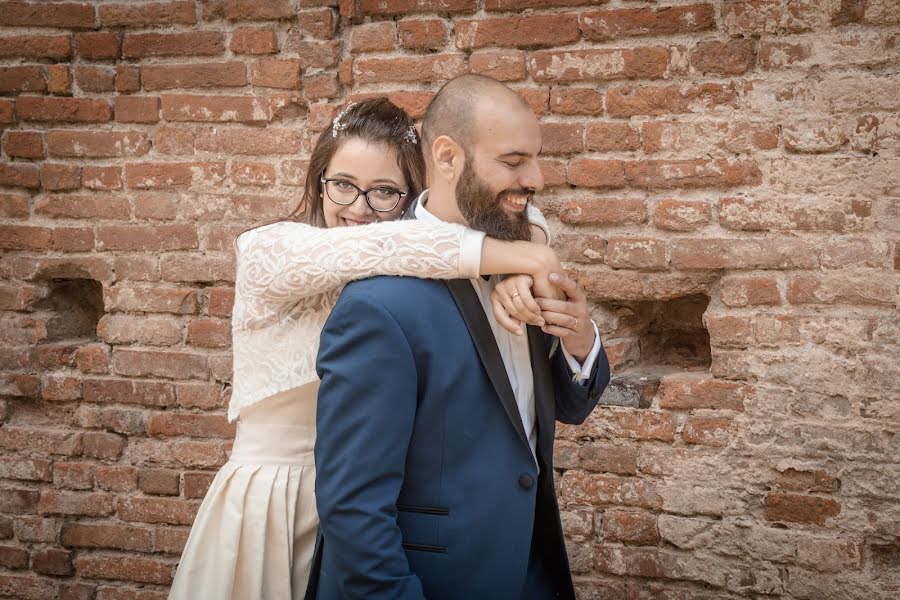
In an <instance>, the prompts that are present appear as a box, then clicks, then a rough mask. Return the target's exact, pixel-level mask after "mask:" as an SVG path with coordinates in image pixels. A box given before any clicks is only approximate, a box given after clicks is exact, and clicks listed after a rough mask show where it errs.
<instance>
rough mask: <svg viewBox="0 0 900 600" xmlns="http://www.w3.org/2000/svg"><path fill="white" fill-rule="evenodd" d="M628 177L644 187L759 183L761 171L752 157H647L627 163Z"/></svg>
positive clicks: (640, 186)
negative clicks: (690, 158) (717, 158)
mask: <svg viewBox="0 0 900 600" xmlns="http://www.w3.org/2000/svg"><path fill="white" fill-rule="evenodd" d="M625 178H626V180H627V181H628V183H629V184H630V185H631V186H634V187H638V188H645V189H671V188H676V187H678V188H680V187H698V188H699V187H732V186H743V185H759V184H760V183H761V182H762V173H761V171H760V169H759V167H758V166H757V165H756V163H755V162H752V161H727V160H714V161H707V160H668V161H666V160H647V161H631V162H628V163H626V165H625Z"/></svg>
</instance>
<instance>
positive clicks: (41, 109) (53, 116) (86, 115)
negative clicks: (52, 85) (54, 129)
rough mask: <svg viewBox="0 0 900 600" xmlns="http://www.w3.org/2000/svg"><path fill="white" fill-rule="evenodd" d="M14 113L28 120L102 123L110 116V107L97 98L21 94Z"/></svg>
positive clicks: (104, 101)
mask: <svg viewBox="0 0 900 600" xmlns="http://www.w3.org/2000/svg"><path fill="white" fill-rule="evenodd" d="M16 114H17V115H18V116H19V118H20V119H25V120H28V121H66V122H76V123H104V122H106V121H109V120H110V119H111V118H112V107H111V106H110V105H109V103H108V102H107V101H106V100H99V99H90V98H42V97H38V96H23V97H20V98H19V99H18V101H17V102H16Z"/></svg>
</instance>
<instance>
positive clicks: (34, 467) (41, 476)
mask: <svg viewBox="0 0 900 600" xmlns="http://www.w3.org/2000/svg"><path fill="white" fill-rule="evenodd" d="M50 464H51V463H50V461H48V460H43V459H39V458H0V478H3V479H18V480H21V481H50V480H51V479H52V476H51V470H50Z"/></svg>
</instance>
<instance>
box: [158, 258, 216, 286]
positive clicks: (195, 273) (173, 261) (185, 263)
mask: <svg viewBox="0 0 900 600" xmlns="http://www.w3.org/2000/svg"><path fill="white" fill-rule="evenodd" d="M159 269H160V274H161V275H162V277H163V278H164V279H166V280H168V281H178V282H199V281H203V282H210V281H229V282H233V281H234V261H233V259H232V257H230V256H227V257H219V256H202V255H198V254H196V253H193V254H192V253H186V252H185V253H180V254H170V255H167V256H164V257H163V258H162V259H161V260H160V265H159Z"/></svg>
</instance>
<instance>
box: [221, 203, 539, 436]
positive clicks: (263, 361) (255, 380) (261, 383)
mask: <svg viewBox="0 0 900 600" xmlns="http://www.w3.org/2000/svg"><path fill="white" fill-rule="evenodd" d="M528 217H529V221H531V222H532V223H533V224H535V225H538V226H539V227H541V228H542V229H544V230H545V232H547V233H548V235H547V238H548V239H549V232H548V227H547V222H546V220H545V219H544V217H543V215H541V213H540V211H538V210H537V209H532V208H531V207H529V213H528ZM483 241H484V233H482V232H479V231H474V230H472V229H467V228H465V227H463V226H462V225H455V224H452V223H435V222H424V221H392V222H384V223H376V224H372V225H366V226H363V227H336V228H331V229H324V228H318V227H313V226H311V225H307V224H305V223H296V222H280V223H275V224H272V225H267V226H265V227H259V228H257V229H253V230H251V231H247V232H245V233H243V234H241V235H240V236H239V237H238V239H237V240H236V241H235V251H236V253H237V276H236V280H235V296H234V310H233V313H232V322H231V328H232V342H233V350H232V352H233V356H234V373H233V378H232V385H233V389H232V395H231V402H230V404H229V407H228V420H229V421H233V420H234V419H236V418H237V417H238V415H239V414H240V411H241V409H243V408H245V407H247V406H250V405H252V404H255V403H256V402H259V401H260V400H263V399H265V398H267V397H269V396H272V395H273V394H277V393H279V392H284V391H286V390H289V389H291V388H295V387H299V386H302V385H305V384H307V383H311V382H313V381H316V380H317V378H318V376H317V375H316V370H315V362H316V355H317V354H318V352H319V334H320V333H321V332H322V327H323V326H324V325H325V320H326V319H327V318H328V315H329V314H330V313H331V309H332V308H333V307H334V304H335V302H336V301H337V298H338V295H340V292H341V289H342V288H343V286H344V284H346V283H348V282H350V281H354V280H357V279H364V278H366V277H373V276H376V275H402V276H410V277H425V278H428V279H471V278H474V277H477V276H478V274H479V270H480V268H481V246H482V243H483Z"/></svg>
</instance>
